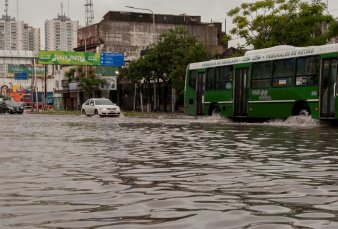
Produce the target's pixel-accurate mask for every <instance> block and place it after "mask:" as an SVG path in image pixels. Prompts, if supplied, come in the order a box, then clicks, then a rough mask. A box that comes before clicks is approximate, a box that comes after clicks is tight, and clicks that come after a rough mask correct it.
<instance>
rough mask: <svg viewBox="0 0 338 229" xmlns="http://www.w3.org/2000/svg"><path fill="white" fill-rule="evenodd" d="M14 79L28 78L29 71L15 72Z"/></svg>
mask: <svg viewBox="0 0 338 229" xmlns="http://www.w3.org/2000/svg"><path fill="white" fill-rule="evenodd" d="M14 79H15V80H28V73H27V72H15V73H14Z"/></svg>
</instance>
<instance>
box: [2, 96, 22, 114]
mask: <svg viewBox="0 0 338 229" xmlns="http://www.w3.org/2000/svg"><path fill="white" fill-rule="evenodd" d="M1 106H3V107H4V108H5V110H6V112H7V113H10V114H23V104H22V103H18V102H15V101H14V100H10V99H6V100H3V101H2V105H1Z"/></svg>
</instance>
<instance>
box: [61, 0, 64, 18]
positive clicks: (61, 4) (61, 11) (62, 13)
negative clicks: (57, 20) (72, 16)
mask: <svg viewBox="0 0 338 229" xmlns="http://www.w3.org/2000/svg"><path fill="white" fill-rule="evenodd" d="M61 16H64V15H63V3H62V2H61Z"/></svg>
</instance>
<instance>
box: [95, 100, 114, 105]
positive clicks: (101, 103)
mask: <svg viewBox="0 0 338 229" xmlns="http://www.w3.org/2000/svg"><path fill="white" fill-rule="evenodd" d="M95 104H96V105H114V103H112V102H111V101H110V100H108V99H97V100H95Z"/></svg>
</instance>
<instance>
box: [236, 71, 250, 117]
mask: <svg viewBox="0 0 338 229" xmlns="http://www.w3.org/2000/svg"><path fill="white" fill-rule="evenodd" d="M248 76H249V68H247V67H246V68H236V69H235V81H234V116H235V117H246V116H247V115H248Z"/></svg>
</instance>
